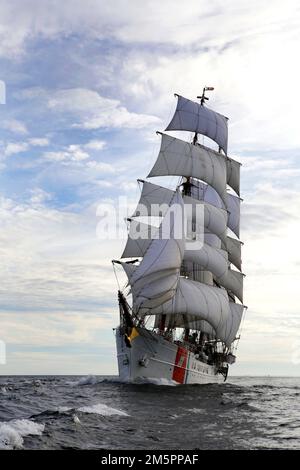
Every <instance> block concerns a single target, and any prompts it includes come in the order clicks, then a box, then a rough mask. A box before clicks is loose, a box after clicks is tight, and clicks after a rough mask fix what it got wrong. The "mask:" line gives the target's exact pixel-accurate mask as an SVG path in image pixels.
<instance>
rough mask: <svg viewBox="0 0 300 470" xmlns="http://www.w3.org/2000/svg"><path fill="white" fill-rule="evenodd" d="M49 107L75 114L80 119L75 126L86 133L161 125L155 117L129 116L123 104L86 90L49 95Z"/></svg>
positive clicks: (71, 90) (73, 90)
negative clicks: (117, 128) (104, 129)
mask: <svg viewBox="0 0 300 470" xmlns="http://www.w3.org/2000/svg"><path fill="white" fill-rule="evenodd" d="M48 107H49V108H50V109H53V110H55V111H56V112H57V111H59V112H62V113H71V114H72V115H74V117H75V118H77V119H79V122H77V123H75V124H73V126H74V127H80V128H84V129H98V128H101V127H127V128H143V127H147V126H148V125H150V124H151V125H157V124H158V123H159V122H160V121H159V119H158V118H157V117H155V116H151V115H144V114H137V113H133V112H129V111H128V110H127V109H126V108H125V107H124V106H122V105H121V103H120V101H118V100H114V99H109V98H104V97H102V96H100V95H99V93H97V92H96V91H93V90H88V89H84V88H73V89H67V90H59V91H56V92H54V93H52V94H49V97H48Z"/></svg>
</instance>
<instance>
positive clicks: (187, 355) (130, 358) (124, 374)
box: [116, 328, 224, 384]
mask: <svg viewBox="0 0 300 470" xmlns="http://www.w3.org/2000/svg"><path fill="white" fill-rule="evenodd" d="M137 331H138V335H137V336H136V337H135V338H134V339H132V341H131V347H128V346H127V345H126V343H125V339H124V335H123V334H122V333H121V330H120V328H117V329H116V343H117V355H118V367H119V376H120V379H121V380H122V381H135V380H139V379H163V380H167V381H174V382H177V383H180V384H196V383H197V384H208V383H219V382H223V381H224V377H223V376H222V375H221V374H220V373H217V369H216V367H215V366H212V365H209V364H206V363H205V362H202V361H200V360H199V359H196V356H195V354H194V353H193V352H191V351H188V350H187V349H186V348H184V347H183V346H182V345H177V344H175V343H173V342H170V341H168V340H166V339H165V338H163V337H162V336H160V335H157V334H156V333H154V332H151V331H149V330H146V329H145V328H137Z"/></svg>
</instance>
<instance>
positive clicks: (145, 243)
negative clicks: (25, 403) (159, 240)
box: [121, 219, 153, 258]
mask: <svg viewBox="0 0 300 470" xmlns="http://www.w3.org/2000/svg"><path fill="white" fill-rule="evenodd" d="M151 230H152V231H153V227H151V225H148V224H144V223H142V222H138V221H136V220H134V219H132V220H131V221H130V229H129V233H128V238H127V242H126V245H125V248H124V251H123V253H122V256H121V258H136V257H137V258H139V257H143V256H144V254H145V253H146V251H147V249H148V247H149V245H150V243H151V239H152V237H151ZM138 235H140V236H138Z"/></svg>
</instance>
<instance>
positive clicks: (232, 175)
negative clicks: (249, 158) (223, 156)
mask: <svg viewBox="0 0 300 470" xmlns="http://www.w3.org/2000/svg"><path fill="white" fill-rule="evenodd" d="M240 168H241V164H240V163H239V162H237V161H236V160H233V159H232V158H227V184H229V186H230V187H231V188H232V189H233V190H234V191H235V192H236V193H237V194H238V196H239V195H240Z"/></svg>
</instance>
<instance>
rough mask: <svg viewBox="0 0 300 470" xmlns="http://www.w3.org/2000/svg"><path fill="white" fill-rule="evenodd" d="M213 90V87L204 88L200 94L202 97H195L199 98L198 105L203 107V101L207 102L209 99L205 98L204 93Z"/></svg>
mask: <svg viewBox="0 0 300 470" xmlns="http://www.w3.org/2000/svg"><path fill="white" fill-rule="evenodd" d="M213 90H214V87H213V86H205V87H204V88H203V92H202V95H201V96H197V98H199V99H200V100H201V101H200V104H201V106H203V105H204V103H205V100H209V98H208V97H207V96H205V92H206V91H213Z"/></svg>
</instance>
